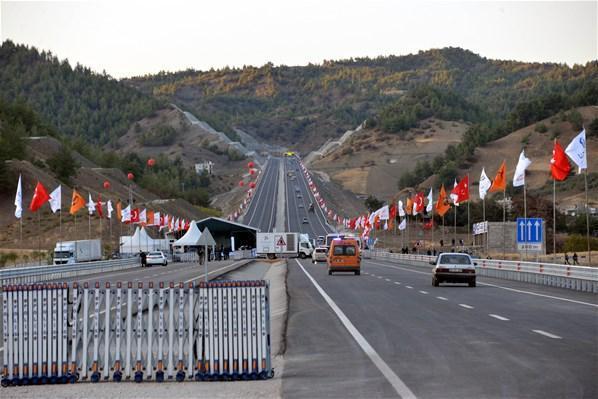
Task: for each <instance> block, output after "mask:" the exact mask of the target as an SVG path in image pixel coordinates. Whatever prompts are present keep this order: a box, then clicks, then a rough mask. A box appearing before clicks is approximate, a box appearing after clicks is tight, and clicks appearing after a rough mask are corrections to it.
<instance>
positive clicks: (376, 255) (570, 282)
mask: <svg viewBox="0 0 598 399" xmlns="http://www.w3.org/2000/svg"><path fill="white" fill-rule="evenodd" d="M364 258H366V259H367V258H372V259H388V260H391V261H397V262H398V261H411V262H417V263H420V264H419V265H418V264H417V263H416V265H417V266H426V267H429V268H431V265H430V261H433V260H434V259H436V257H435V256H428V255H411V254H399V253H392V252H388V251H383V250H371V251H364ZM474 261H475V262H477V267H476V273H477V274H478V275H479V276H486V277H493V278H500V279H505V280H515V281H522V282H526V283H533V284H541V285H547V286H551V287H559V288H567V289H571V290H576V291H583V292H592V293H595V294H596V293H598V268H594V267H588V266H569V265H559V264H554V263H542V262H518V261H510V260H498V259H474Z"/></svg>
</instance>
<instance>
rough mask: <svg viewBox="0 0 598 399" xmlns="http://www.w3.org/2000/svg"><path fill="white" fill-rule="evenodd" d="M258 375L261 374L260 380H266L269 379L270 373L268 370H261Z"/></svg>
mask: <svg viewBox="0 0 598 399" xmlns="http://www.w3.org/2000/svg"><path fill="white" fill-rule="evenodd" d="M258 376H259V379H260V380H266V379H268V374H267V373H266V371H260V373H259V375H258Z"/></svg>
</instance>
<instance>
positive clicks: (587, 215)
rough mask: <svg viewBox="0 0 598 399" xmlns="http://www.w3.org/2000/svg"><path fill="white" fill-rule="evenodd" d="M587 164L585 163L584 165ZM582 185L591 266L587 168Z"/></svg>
mask: <svg viewBox="0 0 598 399" xmlns="http://www.w3.org/2000/svg"><path fill="white" fill-rule="evenodd" d="M586 166H587V165H586ZM583 176H584V185H585V189H586V238H587V241H588V266H592V248H591V246H590V207H589V203H588V168H587V167H586V172H585V173H584V175H583Z"/></svg>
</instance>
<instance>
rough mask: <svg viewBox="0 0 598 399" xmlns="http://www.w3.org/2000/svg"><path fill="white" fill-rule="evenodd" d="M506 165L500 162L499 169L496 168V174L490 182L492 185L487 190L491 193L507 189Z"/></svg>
mask: <svg viewBox="0 0 598 399" xmlns="http://www.w3.org/2000/svg"><path fill="white" fill-rule="evenodd" d="M506 175H507V163H506V162H505V161H502V164H501V165H500V168H498V172H496V176H495V177H494V180H492V185H491V186H490V189H489V190H488V191H489V192H491V193H494V192H496V191H505V190H506V189H507V177H506Z"/></svg>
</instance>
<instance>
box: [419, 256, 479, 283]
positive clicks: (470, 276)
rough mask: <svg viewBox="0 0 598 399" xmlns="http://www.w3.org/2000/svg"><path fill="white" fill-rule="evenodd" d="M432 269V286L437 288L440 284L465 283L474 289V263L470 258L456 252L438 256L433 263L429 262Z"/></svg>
mask: <svg viewBox="0 0 598 399" xmlns="http://www.w3.org/2000/svg"><path fill="white" fill-rule="evenodd" d="M430 264H431V265H433V266H434V268H433V269H432V285H433V286H434V287H438V286H439V285H440V283H467V284H469V286H470V287H475V279H476V272H475V267H476V265H477V264H476V263H475V262H473V261H472V260H471V256H469V255H467V254H462V253H456V252H447V253H442V254H440V255H438V257H437V258H436V260H435V261H432V262H430Z"/></svg>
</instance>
